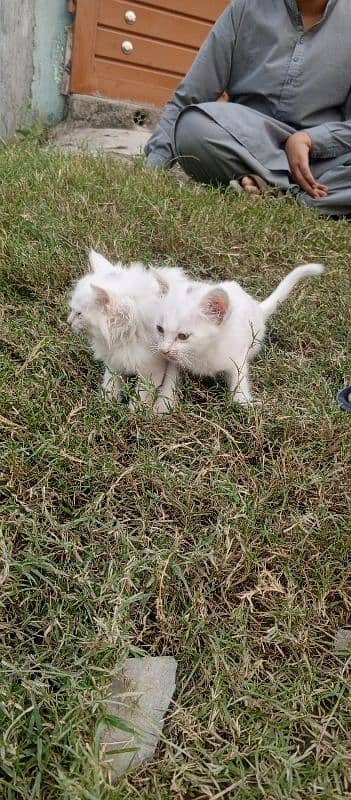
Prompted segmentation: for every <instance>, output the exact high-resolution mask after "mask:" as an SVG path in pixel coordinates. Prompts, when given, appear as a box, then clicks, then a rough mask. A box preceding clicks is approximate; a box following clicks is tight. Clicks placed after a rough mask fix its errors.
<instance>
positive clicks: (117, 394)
mask: <svg viewBox="0 0 351 800" xmlns="http://www.w3.org/2000/svg"><path fill="white" fill-rule="evenodd" d="M101 394H102V396H103V397H104V399H105V400H107V401H108V402H111V401H112V400H118V401H120V400H121V399H122V392H121V391H120V389H119V388H117V387H114V388H113V389H112V388H111V387H110V386H102V387H101Z"/></svg>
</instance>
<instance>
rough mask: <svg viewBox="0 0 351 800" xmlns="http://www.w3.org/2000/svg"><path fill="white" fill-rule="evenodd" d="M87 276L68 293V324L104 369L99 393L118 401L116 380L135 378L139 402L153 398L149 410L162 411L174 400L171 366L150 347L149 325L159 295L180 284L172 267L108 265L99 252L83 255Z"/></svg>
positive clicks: (119, 385)
mask: <svg viewBox="0 0 351 800" xmlns="http://www.w3.org/2000/svg"><path fill="white" fill-rule="evenodd" d="M89 261H90V267H91V271H90V272H89V273H88V274H87V275H84V276H83V277H82V278H81V279H80V280H79V281H78V282H77V284H76V286H75V288H74V289H73V292H72V295H71V299H70V310H71V311H70V314H69V317H68V322H69V323H70V325H71V326H72V328H73V330H74V331H76V332H77V333H83V334H84V335H85V336H86V337H87V338H88V340H89V343H90V345H91V347H92V350H93V353H94V356H95V358H96V359H98V360H99V361H103V362H104V364H105V366H106V369H105V374H104V378H103V382H102V385H103V388H104V390H105V391H106V393H107V395H108V396H109V397H116V398H119V397H120V395H121V390H122V387H123V383H122V380H121V378H122V376H128V375H138V376H139V377H140V378H141V383H142V384H144V385H140V387H139V396H140V399H141V400H142V401H144V402H150V401H151V399H152V398H153V395H154V391H153V388H156V389H158V391H159V396H158V398H157V400H156V402H155V406H154V408H155V410H156V411H159V412H163V411H166V410H168V406H171V405H172V402H173V399H174V386H175V379H176V366H175V365H173V364H170V363H169V362H168V361H167V360H166V359H165V357H164V355H163V354H162V353H161V351H160V350H158V348H157V347H155V346H154V344H153V339H154V320H155V316H156V315H157V306H158V304H159V302H160V298H161V296H162V293H163V292H164V291H165V290H166V289H167V288H168V286H170V287H172V288H173V287H174V288H175V287H176V285H177V284H180V283H182V282H184V281H185V280H186V276H185V274H184V273H183V271H182V270H181V269H179V268H177V267H169V268H167V267H164V268H161V269H147V268H146V267H145V265H144V264H141V263H140V262H133V263H132V264H131V265H130V266H129V267H125V266H124V265H123V264H121V262H118V263H117V264H115V265H113V264H111V263H110V262H109V261H107V259H106V258H104V257H103V256H102V255H100V254H99V253H96V252H95V251H94V250H91V252H90V254H89Z"/></svg>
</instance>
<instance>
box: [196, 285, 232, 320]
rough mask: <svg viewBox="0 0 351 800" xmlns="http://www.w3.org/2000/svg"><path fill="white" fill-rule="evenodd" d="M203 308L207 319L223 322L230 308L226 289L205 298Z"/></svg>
mask: <svg viewBox="0 0 351 800" xmlns="http://www.w3.org/2000/svg"><path fill="white" fill-rule="evenodd" d="M202 307H203V311H204V312H205V314H206V316H207V317H210V318H211V319H213V320H214V321H216V322H223V319H224V317H225V315H226V313H227V311H228V307H229V297H228V295H227V293H226V292H225V291H224V289H218V290H215V291H212V292H210V293H209V294H208V295H207V297H205V298H204V300H203V304H202Z"/></svg>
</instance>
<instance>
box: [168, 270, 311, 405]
mask: <svg viewBox="0 0 351 800" xmlns="http://www.w3.org/2000/svg"><path fill="white" fill-rule="evenodd" d="M323 269H324V268H323V266H322V265H321V264H304V265H303V266H300V267H296V269H294V270H292V272H290V273H289V274H288V275H287V276H286V277H285V278H284V280H282V281H281V283H280V284H279V286H278V287H277V288H276V289H275V291H274V292H273V293H272V294H271V295H270V296H269V297H268V298H267V299H266V300H264V301H263V302H261V303H260V302H258V301H257V300H255V299H254V298H253V297H251V296H250V295H249V294H248V293H247V292H245V291H244V289H242V288H241V286H239V284H238V283H236V282H235V281H224V282H223V283H216V284H215V283H191V284H188V285H185V284H184V283H182V284H178V285H177V286H173V287H171V286H169V288H168V291H167V292H166V289H165V286H164V287H163V291H164V297H163V299H162V301H161V303H160V305H159V306H158V308H159V313H158V316H157V317H156V319H155V331H154V338H155V343H156V344H157V347H158V351H159V353H160V354H162V356H164V358H166V359H167V360H168V361H169V363H170V364H173V365H175V366H177V367H178V368H182V369H185V370H188V371H189V372H191V373H193V374H194V375H203V376H208V377H216V376H217V375H219V374H222V375H224V377H225V379H226V382H227V384H228V387H229V389H230V392H231V395H232V399H233V401H235V402H237V403H241V404H243V405H247V404H250V403H251V402H252V394H251V387H250V377H249V365H250V362H251V361H252V359H253V358H254V357H255V356H256V355H257V353H258V352H259V351H260V349H261V346H262V342H263V338H264V335H265V330H266V325H267V322H268V320H269V319H270V317H271V316H272V314H274V312H275V311H276V309H277V307H278V305H279V304H280V303H281V302H282V301H283V300H285V299H286V298H287V297H288V295H289V294H290V292H291V291H292V289H293V287H294V286H295V284H296V283H298V282H299V281H300V280H302V279H303V278H307V277H308V276H316V275H321V274H322V272H323Z"/></svg>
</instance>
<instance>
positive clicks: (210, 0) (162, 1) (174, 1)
mask: <svg viewBox="0 0 351 800" xmlns="http://www.w3.org/2000/svg"><path fill="white" fill-rule="evenodd" d="M134 2H135V0H134ZM140 3H142V0H136V5H139V4H140ZM147 5H148V6H155V8H162V9H165V10H167V11H175V12H176V13H178V14H186V15H187V16H190V17H196V19H204V20H207V21H208V22H211V23H213V22H215V20H216V19H218V17H219V16H220V14H222V11H224V9H225V8H226V6H227V5H229V2H228V0H150V2H148V3H147Z"/></svg>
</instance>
